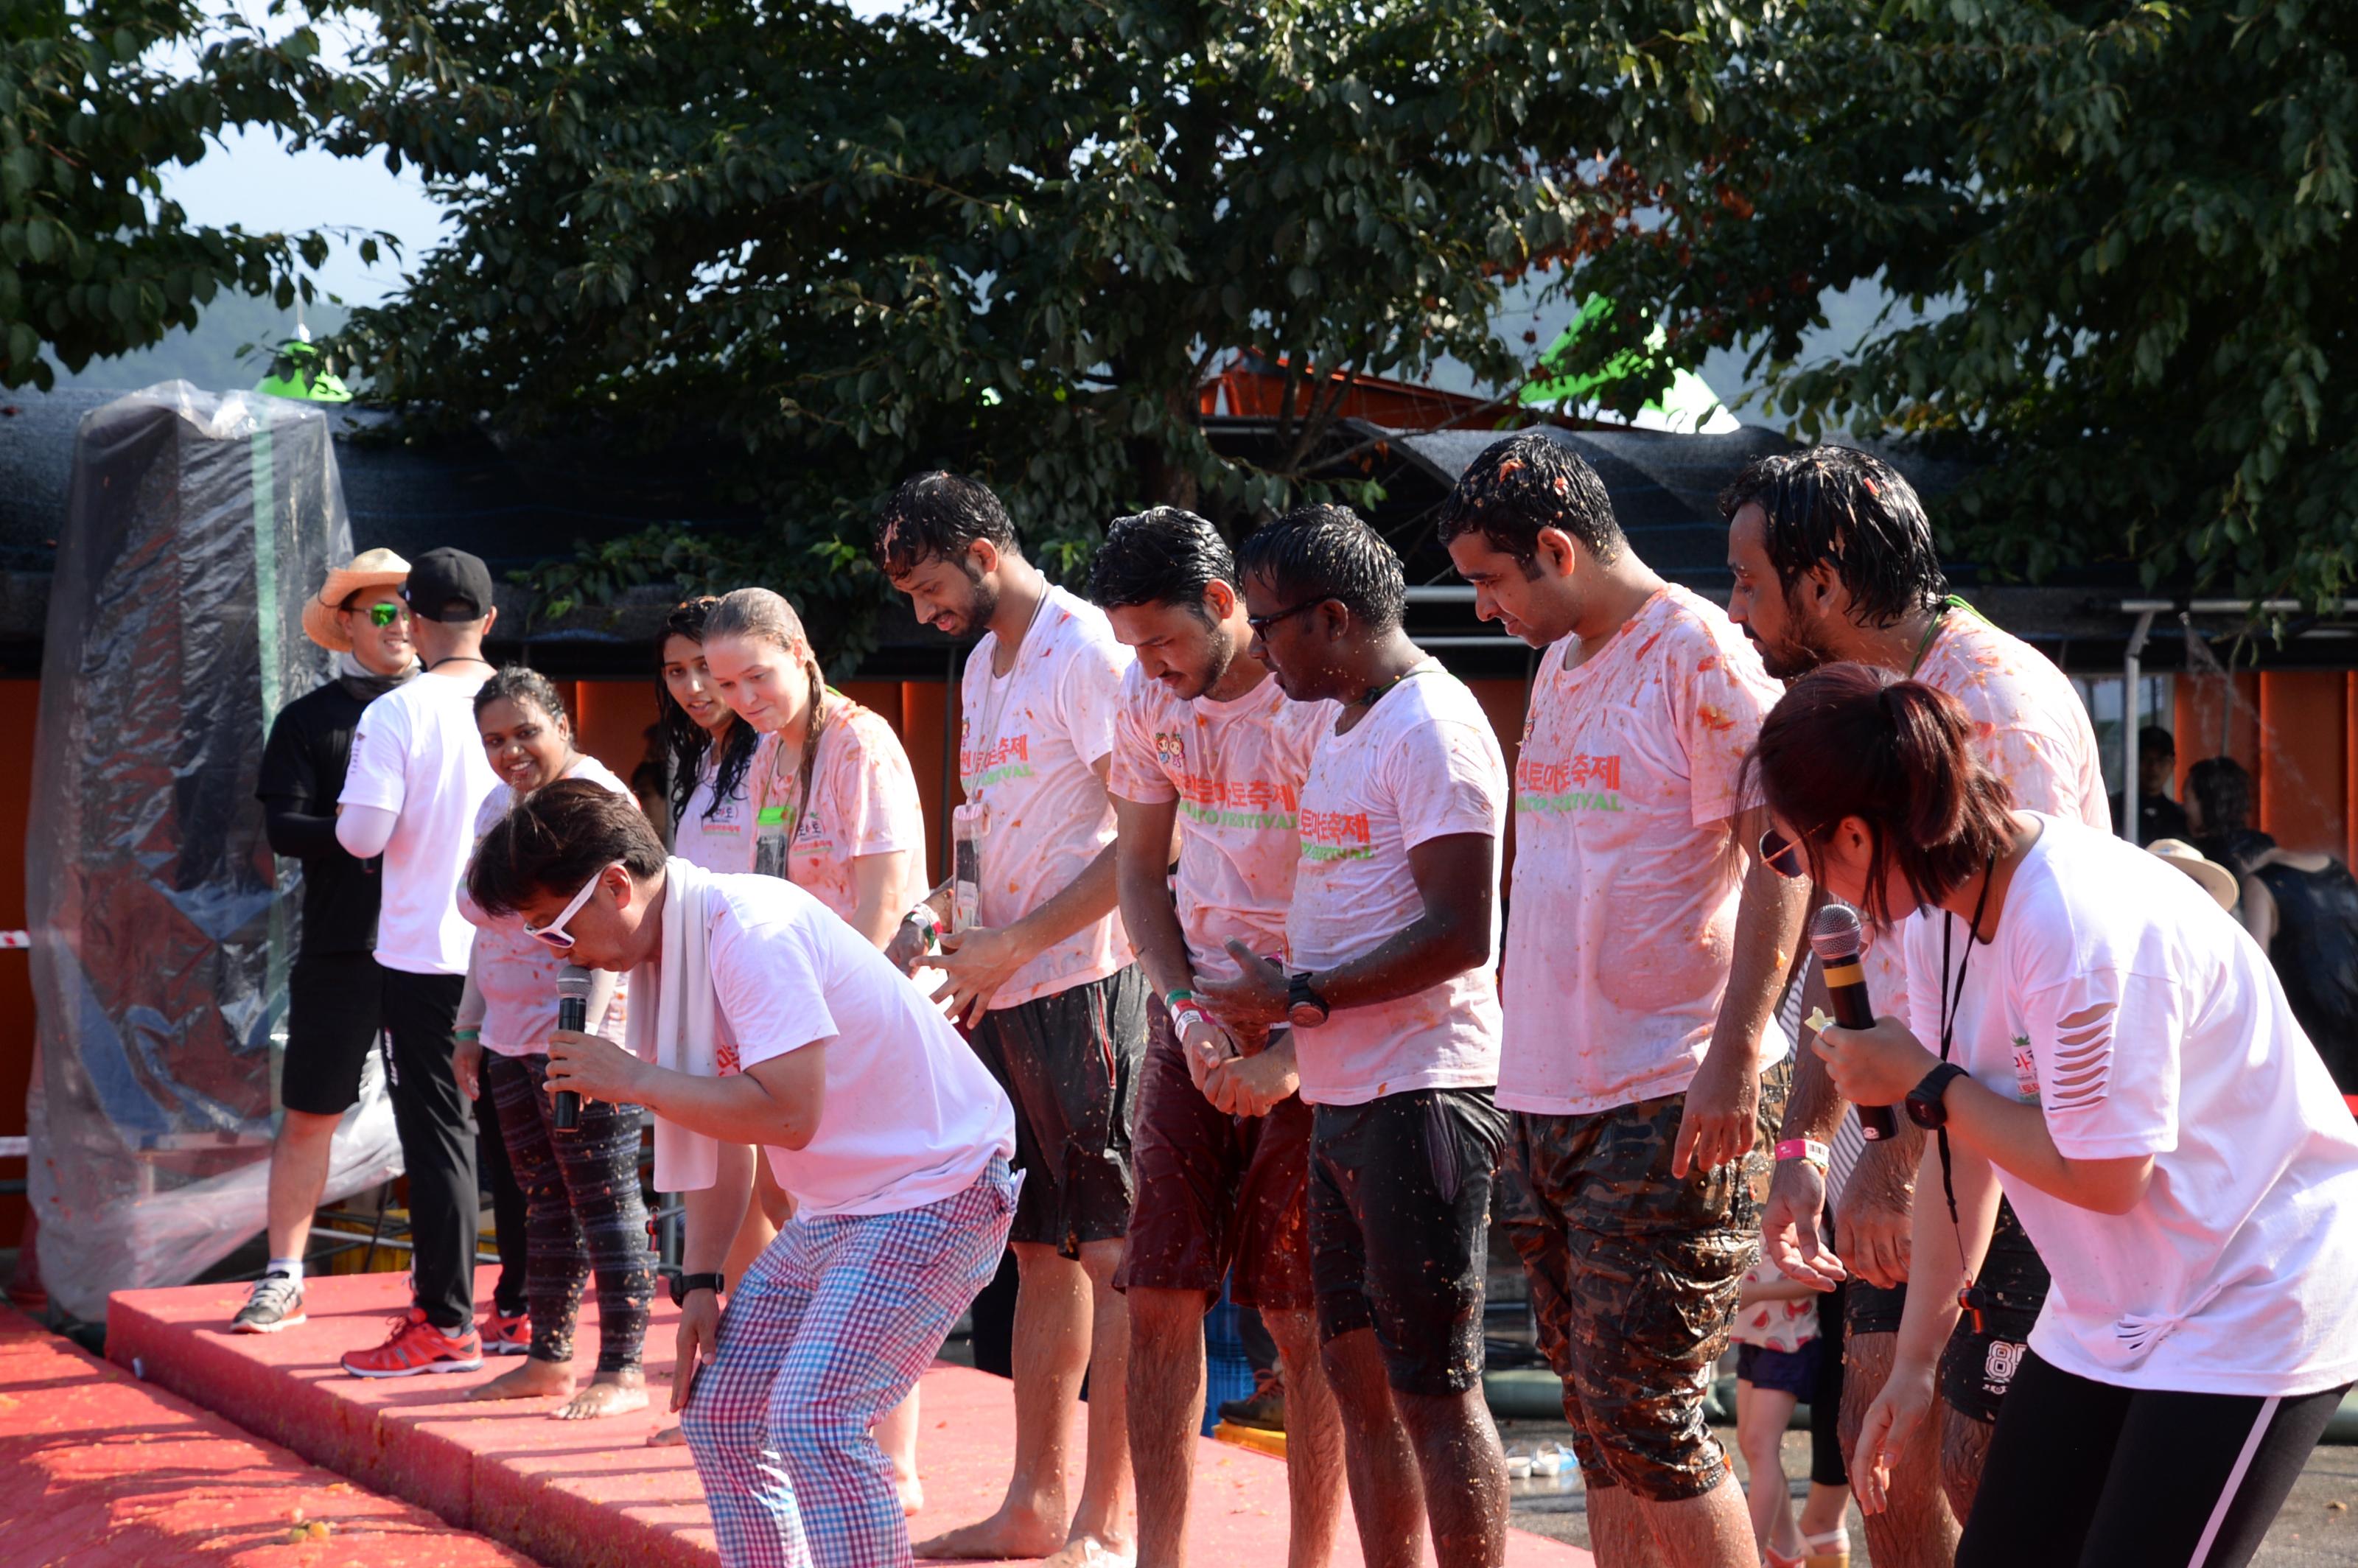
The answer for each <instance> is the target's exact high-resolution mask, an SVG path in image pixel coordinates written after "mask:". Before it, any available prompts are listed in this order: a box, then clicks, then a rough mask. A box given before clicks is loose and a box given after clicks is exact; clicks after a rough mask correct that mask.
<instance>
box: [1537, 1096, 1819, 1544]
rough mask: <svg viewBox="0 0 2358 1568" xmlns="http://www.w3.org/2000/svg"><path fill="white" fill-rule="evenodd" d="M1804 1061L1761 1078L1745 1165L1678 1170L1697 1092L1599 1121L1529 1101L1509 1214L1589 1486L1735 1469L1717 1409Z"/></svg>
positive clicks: (1662, 1481)
mask: <svg viewBox="0 0 2358 1568" xmlns="http://www.w3.org/2000/svg"><path fill="white" fill-rule="evenodd" d="M1791 1083H1792V1064H1791V1062H1790V1060H1788V1061H1786V1062H1782V1063H1779V1065H1777V1066H1775V1067H1772V1068H1770V1069H1769V1070H1768V1072H1766V1073H1763V1074H1762V1075H1761V1076H1760V1112H1759V1115H1758V1118H1757V1120H1756V1126H1757V1131H1756V1134H1755V1140H1754V1143H1753V1149H1752V1152H1751V1153H1750V1154H1748V1155H1747V1156H1746V1157H1745V1160H1744V1162H1743V1164H1742V1166H1741V1167H1740V1168H1739V1167H1737V1166H1734V1165H1727V1166H1722V1167H1721V1168H1720V1169H1719V1170H1717V1171H1712V1172H1704V1171H1690V1172H1689V1173H1687V1179H1686V1180H1685V1181H1683V1182H1682V1181H1675V1180H1673V1179H1672V1178H1671V1152H1672V1149H1673V1147H1674V1145H1675V1144H1676V1142H1677V1139H1678V1133H1679V1119H1680V1117H1681V1115H1682V1114H1683V1113H1684V1111H1685V1108H1686V1097H1685V1096H1684V1095H1670V1096H1666V1097H1664V1098H1660V1099H1650V1100H1641V1101H1639V1102H1638V1103H1637V1104H1634V1105H1625V1106H1618V1107H1616V1108H1614V1109H1611V1110H1603V1111H1595V1112H1593V1113H1591V1114H1588V1115H1585V1116H1539V1115H1532V1114H1531V1113H1528V1112H1518V1113H1517V1114H1516V1116H1515V1128H1514V1131H1513V1133H1512V1134H1511V1136H1510V1137H1509V1141H1508V1144H1507V1156H1506V1159H1505V1161H1504V1162H1503V1163H1502V1166H1501V1168H1500V1170H1499V1173H1498V1176H1499V1195H1498V1217H1499V1221H1500V1223H1501V1224H1502V1225H1503V1226H1504V1227H1505V1228H1506V1231H1507V1234H1508V1236H1509V1238H1511V1239H1512V1240H1513V1242H1514V1244H1515V1250H1516V1251H1517V1252H1518V1253H1520V1255H1521V1257H1522V1260H1523V1270H1524V1272H1525V1273H1526V1274H1528V1275H1529V1276H1530V1279H1531V1308H1532V1312H1533V1314H1534V1316H1535V1317H1536V1318H1537V1319H1538V1324H1539V1344H1540V1349H1541V1351H1542V1352H1543V1353H1544V1354H1545V1355H1546V1357H1547V1358H1548V1363H1549V1365H1550V1366H1552V1367H1553V1368H1555V1371H1556V1374H1557V1376H1559V1377H1561V1378H1562V1379H1563V1413H1564V1419H1565V1420H1567V1421H1569V1422H1571V1423H1572V1428H1573V1450H1574V1454H1577V1455H1578V1457H1579V1459H1580V1473H1581V1480H1582V1482H1583V1484H1585V1485H1586V1486H1590V1487H1611V1486H1623V1487H1628V1488H1629V1490H1630V1491H1631V1492H1632V1493H1634V1494H1635V1495H1637V1496H1639V1497H1641V1498H1647V1499H1649V1500H1650V1501H1656V1502H1671V1501H1676V1500H1677V1499H1679V1498H1694V1497H1701V1496H1702V1495H1703V1494H1704V1493H1705V1492H1708V1491H1710V1490H1712V1488H1714V1487H1717V1486H1718V1485H1719V1483H1720V1481H1721V1480H1722V1479H1723V1478H1724V1477H1725V1476H1726V1475H1727V1456H1726V1454H1724V1453H1723V1452H1722V1451H1721V1449H1720V1446H1719V1444H1718V1442H1717V1440H1716V1439H1714V1437H1713V1436H1712V1434H1711V1429H1710V1427H1709V1426H1708V1425H1707V1424H1706V1423H1705V1422H1704V1395H1705V1394H1706V1393H1708V1392H1709V1391H1710V1389H1711V1379H1712V1373H1713V1369H1714V1366H1715V1364H1716V1363H1717V1362H1718V1360H1719V1357H1721V1356H1722V1355H1723V1354H1725V1351H1726V1349H1727V1336H1728V1329H1729V1328H1730V1326H1731V1325H1733V1324H1734V1323H1735V1321H1736V1293H1737V1291H1738V1290H1739V1289H1740V1288H1741V1286H1742V1284H1743V1281H1744V1275H1745V1271H1747V1270H1748V1269H1750V1268H1751V1267H1752V1265H1753V1262H1754V1261H1755V1260H1757V1259H1758V1257H1759V1255H1760V1206H1761V1205H1762V1203H1763V1202H1765V1201H1766V1200H1767V1197H1768V1176H1769V1173H1770V1171H1771V1169H1772V1163H1773V1162H1772V1151H1773V1149H1774V1146H1775V1142H1776V1137H1777V1127H1778V1124H1779V1122H1780V1121H1781V1120H1782V1119H1784V1114H1785V1095H1786V1092H1787V1090H1788V1089H1789V1088H1790V1086H1791Z"/></svg>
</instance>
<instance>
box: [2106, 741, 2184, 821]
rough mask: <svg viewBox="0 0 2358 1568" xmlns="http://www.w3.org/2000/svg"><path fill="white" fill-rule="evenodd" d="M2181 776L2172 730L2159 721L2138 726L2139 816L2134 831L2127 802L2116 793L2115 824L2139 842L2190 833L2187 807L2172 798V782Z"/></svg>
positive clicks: (2114, 800)
mask: <svg viewBox="0 0 2358 1568" xmlns="http://www.w3.org/2000/svg"><path fill="white" fill-rule="evenodd" d="M2177 778H2178V742H2177V741H2176V740H2175V739H2173V738H2172V737H2171V735H2170V733H2169V730H2164V729H2163V728H2162V727H2161V726H2160V725H2158V724H2147V725H2145V726H2143V727H2141V728H2140V729H2139V730H2137V819H2136V831H2135V832H2131V831H2130V828H2129V823H2128V819H2127V817H2126V816H2125V815H2124V813H2123V807H2124V806H2125V804H2126V803H2125V802H2124V801H2123V800H2122V799H2121V797H2120V796H2119V795H2115V796H2113V825H2114V827H2116V828H2118V829H2119V831H2120V834H2121V836H2122V837H2123V838H2127V839H2128V840H2129V841H2130V842H2132V843H2136V844H2152V843H2155V842H2157V841H2158V840H2160V839H2163V838H2185V837H2186V808H2185V807H2184V806H2180V805H2179V804H2178V802H2176V801H2174V800H2172V799H2170V798H2169V786H2170V785H2171V784H2174V783H2176V782H2177Z"/></svg>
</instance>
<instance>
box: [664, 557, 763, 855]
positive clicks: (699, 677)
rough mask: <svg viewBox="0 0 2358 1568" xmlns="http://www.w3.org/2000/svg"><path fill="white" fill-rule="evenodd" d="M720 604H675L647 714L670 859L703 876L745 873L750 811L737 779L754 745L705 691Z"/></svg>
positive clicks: (749, 732) (716, 695) (747, 729)
mask: <svg viewBox="0 0 2358 1568" xmlns="http://www.w3.org/2000/svg"><path fill="white" fill-rule="evenodd" d="M719 602H720V600H718V599H716V598H714V597H713V596H712V595H710V594H706V595H705V596H703V597H702V598H700V599H688V600H681V601H680V602H679V603H677V604H676V605H674V606H673V607H672V611H671V613H670V614H669V615H667V616H665V617H664V629H663V632H662V633H661V634H660V635H659V636H658V637H657V639H656V642H655V660H656V665H655V708H656V710H657V712H658V713H659V714H660V715H661V717H660V718H659V719H657V720H656V727H657V728H658V729H659V730H662V732H663V744H664V751H665V755H666V756H667V758H668V760H669V762H670V773H671V780H670V790H671V810H670V813H669V819H670V823H671V838H672V853H673V854H675V855H677V856H678V857H679V858H680V859H681V860H686V861H687V862H688V864H690V865H693V866H701V867H702V868H704V869H705V870H706V871H752V869H753V810H752V806H751V804H750V803H749V802H748V801H747V800H746V796H745V775H746V773H747V772H748V771H749V770H750V769H751V768H752V765H753V752H754V751H755V749H756V748H758V747H759V746H760V744H761V741H762V738H761V737H760V736H759V735H756V734H755V733H754V732H753V727H752V725H750V724H745V723H741V722H740V721H739V720H738V718H737V715H736V714H735V713H733V712H731V711H730V708H729V705H728V704H727V703H726V702H723V701H722V700H721V699H720V688H719V687H716V686H714V685H713V684H712V666H711V665H709V664H708V663H707V662H706V661H705V657H704V624H705V622H707V621H708V620H709V619H710V618H711V615H712V607H713V606H714V605H716V604H718V603H719Z"/></svg>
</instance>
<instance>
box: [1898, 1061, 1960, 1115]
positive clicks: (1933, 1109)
mask: <svg viewBox="0 0 2358 1568" xmlns="http://www.w3.org/2000/svg"><path fill="white" fill-rule="evenodd" d="M1964 1076H1966V1073H1965V1070H1964V1069H1963V1067H1961V1066H1959V1065H1957V1064H1956V1063H1954V1062H1943V1063H1942V1064H1941V1065H1939V1066H1937V1067H1935V1068H1933V1069H1932V1070H1931V1072H1929V1073H1927V1074H1925V1075H1924V1076H1923V1078H1922V1080H1921V1081H1920V1082H1919V1083H1918V1084H1917V1086H1916V1087H1914V1088H1912V1089H1909V1091H1908V1119H1909V1120H1910V1121H1912V1122H1914V1123H1915V1124H1916V1125H1917V1126H1919V1127H1920V1128H1922V1129H1923V1130H1925V1131H1927V1132H1933V1131H1937V1130H1940V1129H1941V1128H1942V1127H1945V1126H1947V1125H1948V1122H1949V1108H1948V1106H1947V1105H1946V1104H1945V1103H1943V1101H1942V1096H1943V1095H1945V1094H1947V1093H1948V1092H1949V1086H1950V1085H1951V1084H1952V1083H1954V1082H1955V1081H1956V1080H1957V1079H1959V1078H1962V1077H1964Z"/></svg>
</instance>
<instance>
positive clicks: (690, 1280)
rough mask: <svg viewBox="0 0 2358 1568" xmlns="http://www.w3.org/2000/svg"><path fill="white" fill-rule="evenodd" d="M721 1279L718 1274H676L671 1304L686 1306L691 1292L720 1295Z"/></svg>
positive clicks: (672, 1286) (672, 1281)
mask: <svg viewBox="0 0 2358 1568" xmlns="http://www.w3.org/2000/svg"><path fill="white" fill-rule="evenodd" d="M720 1285H721V1279H720V1276H719V1275H718V1274H674V1275H673V1276H672V1277H671V1304H672V1305H674V1306H686V1305H687V1292H690V1291H710V1292H712V1293H713V1294H714V1295H716V1296H717V1295H719V1293H720Z"/></svg>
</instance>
